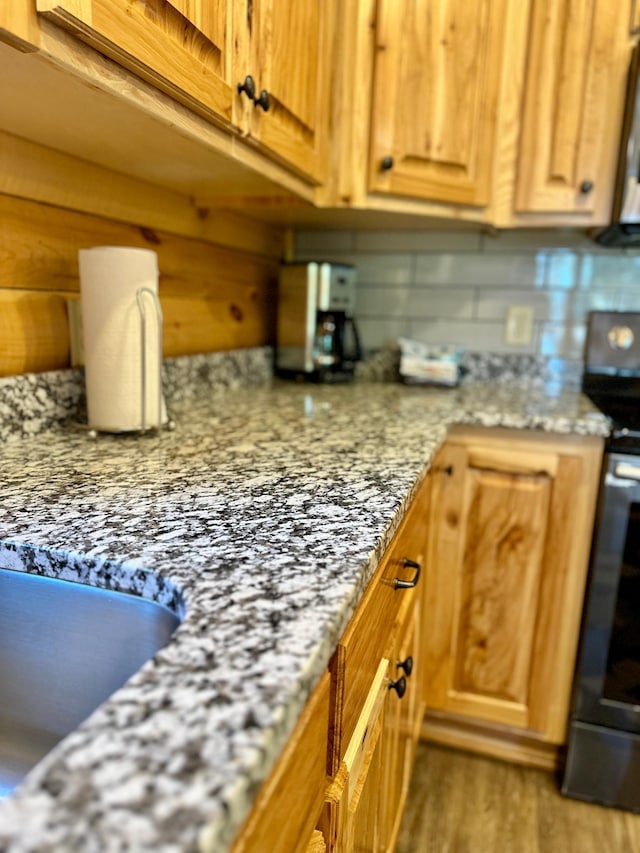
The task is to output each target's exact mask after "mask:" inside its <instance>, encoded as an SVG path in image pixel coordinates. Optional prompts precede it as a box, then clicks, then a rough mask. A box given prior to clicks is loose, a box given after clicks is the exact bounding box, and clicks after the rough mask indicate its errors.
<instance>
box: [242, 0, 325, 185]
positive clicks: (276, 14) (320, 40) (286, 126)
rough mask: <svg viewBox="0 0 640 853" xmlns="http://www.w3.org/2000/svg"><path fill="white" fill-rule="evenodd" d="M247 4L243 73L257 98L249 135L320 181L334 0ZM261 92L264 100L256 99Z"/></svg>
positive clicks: (263, 0)
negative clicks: (246, 57) (246, 64)
mask: <svg viewBox="0 0 640 853" xmlns="http://www.w3.org/2000/svg"><path fill="white" fill-rule="evenodd" d="M248 9H249V12H248V14H247V15H246V20H247V23H248V27H249V41H250V50H249V56H250V60H249V70H248V73H249V74H251V76H252V77H253V78H254V80H255V85H256V99H257V100H258V103H257V104H256V106H255V108H254V109H253V111H252V116H251V119H250V129H251V136H252V137H254V138H255V139H258V140H259V141H260V143H261V144H263V145H265V146H266V147H267V148H269V149H270V150H271V151H272V152H273V153H274V154H276V155H278V156H279V157H281V158H282V159H283V160H284V161H285V162H286V163H287V164H289V165H291V166H293V167H294V168H297V169H298V170H299V171H300V172H302V173H303V174H304V175H306V176H307V177H311V178H313V179H315V180H317V181H318V182H320V181H322V180H323V178H324V176H325V169H326V159H327V158H326V147H327V141H328V140H327V135H328V110H329V88H330V85H331V51H332V37H333V0H330V2H327V0H324V2H323V0H304V2H296V3H291V2H289V0H251V2H249V3H248ZM238 70H239V71H240V69H238ZM261 96H262V98H263V99H265V98H266V99H268V100H262V102H261V100H260V98H261ZM267 104H268V109H267V110H266V111H265V109H264V106H267Z"/></svg>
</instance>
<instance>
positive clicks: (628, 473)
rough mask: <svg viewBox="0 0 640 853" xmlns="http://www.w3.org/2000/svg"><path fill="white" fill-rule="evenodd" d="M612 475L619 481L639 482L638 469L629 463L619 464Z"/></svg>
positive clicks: (639, 472) (639, 468)
mask: <svg viewBox="0 0 640 853" xmlns="http://www.w3.org/2000/svg"><path fill="white" fill-rule="evenodd" d="M613 473H614V475H615V476H616V477H618V479H620V480H640V467H639V466H638V465H631V464H629V462H619V463H618V464H617V465H616V467H615V469H614V472H613Z"/></svg>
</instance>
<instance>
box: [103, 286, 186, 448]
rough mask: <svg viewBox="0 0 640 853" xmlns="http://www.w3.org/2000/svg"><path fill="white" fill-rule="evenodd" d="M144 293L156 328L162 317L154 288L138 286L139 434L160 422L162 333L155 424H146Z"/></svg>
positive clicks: (172, 423) (169, 423)
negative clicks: (149, 298) (154, 314)
mask: <svg viewBox="0 0 640 853" xmlns="http://www.w3.org/2000/svg"><path fill="white" fill-rule="evenodd" d="M144 294H148V295H149V296H150V297H151V299H152V301H153V306H154V308H155V312H156V320H157V322H158V330H160V329H161V328H162V323H163V317H162V307H161V305H160V299H159V298H158V294H157V293H156V292H155V290H152V289H151V288H150V287H139V288H138V289H137V290H136V303H137V305H138V312H139V314H140V386H141V396H140V423H141V427H140V430H139V432H140V434H141V435H144V434H145V433H147V432H149V431H150V430H161V429H162V427H163V423H162V335H161V334H159V333H158V398H157V407H158V408H157V416H158V421H157V426H149V425H148V424H147V309H146V306H145V302H144V298H143V297H144ZM164 426H165V427H166V429H168V430H174V429H175V428H176V425H175V421H174V420H172V418H170V417H168V418H167V423H166V424H165V425H164ZM89 436H90V438H97V437H98V431H97V430H95V429H90V430H89Z"/></svg>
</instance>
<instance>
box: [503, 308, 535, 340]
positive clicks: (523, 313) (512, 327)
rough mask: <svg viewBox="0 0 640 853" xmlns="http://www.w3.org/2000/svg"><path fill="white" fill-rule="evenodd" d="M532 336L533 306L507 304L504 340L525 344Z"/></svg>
mask: <svg viewBox="0 0 640 853" xmlns="http://www.w3.org/2000/svg"><path fill="white" fill-rule="evenodd" d="M532 336H533V307H532V306H531V305H509V306H508V307H507V313H506V317H505V321H504V342H505V343H506V344H515V345H520V346H526V345H527V344H530V343H531V338H532Z"/></svg>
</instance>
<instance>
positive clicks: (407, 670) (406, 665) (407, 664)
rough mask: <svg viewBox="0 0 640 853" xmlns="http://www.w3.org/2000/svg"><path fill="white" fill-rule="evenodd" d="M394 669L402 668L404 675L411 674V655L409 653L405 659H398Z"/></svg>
mask: <svg viewBox="0 0 640 853" xmlns="http://www.w3.org/2000/svg"><path fill="white" fill-rule="evenodd" d="M396 669H402V670H404V674H405V675H406V676H409V675H411V673H412V672H413V658H412V657H411V655H409V657H408V658H407V659H406V660H399V661H398V663H397V664H396Z"/></svg>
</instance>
